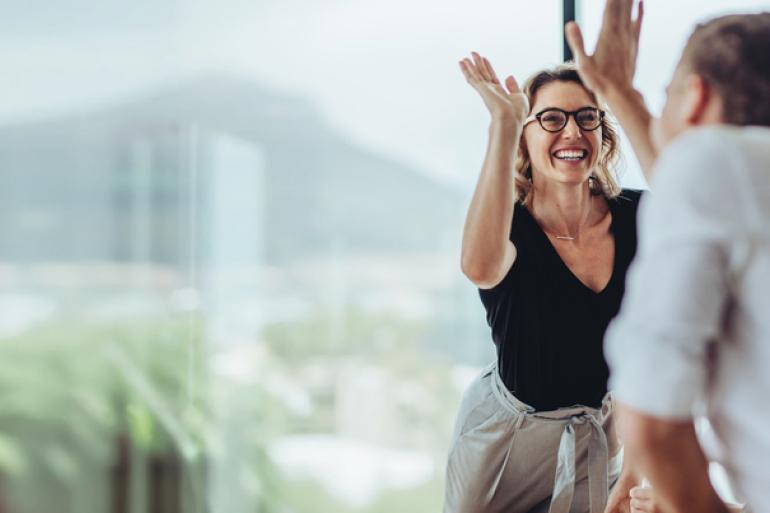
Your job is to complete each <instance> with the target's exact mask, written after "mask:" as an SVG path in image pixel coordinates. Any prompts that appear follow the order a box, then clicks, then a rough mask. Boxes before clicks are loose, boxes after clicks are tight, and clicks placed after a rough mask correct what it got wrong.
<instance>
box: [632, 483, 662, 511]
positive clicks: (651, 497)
mask: <svg viewBox="0 0 770 513" xmlns="http://www.w3.org/2000/svg"><path fill="white" fill-rule="evenodd" d="M631 513H661V509H660V507H659V506H658V504H657V503H656V502H655V493H654V492H653V490H652V488H642V487H636V488H633V489H632V490H631Z"/></svg>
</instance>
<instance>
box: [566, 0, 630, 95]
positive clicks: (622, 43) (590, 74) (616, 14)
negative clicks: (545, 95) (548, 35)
mask: <svg viewBox="0 0 770 513" xmlns="http://www.w3.org/2000/svg"><path fill="white" fill-rule="evenodd" d="M633 4H634V0H607V5H606V6H605V8H604V20H603V21H602V28H601V31H600V32H599V40H598V41H597V43H596V50H595V51H594V54H593V55H587V54H586V51H585V46H584V43H583V34H582V33H581V31H580V27H579V26H578V25H577V23H575V22H570V23H569V24H567V27H566V31H567V43H569V46H570V48H571V49H572V53H573V54H574V55H575V57H576V59H577V68H578V73H580V77H581V78H582V79H583V82H585V84H586V85H587V86H588V88H589V89H591V90H592V91H594V92H595V93H597V94H598V95H599V96H602V97H606V96H607V95H608V94H610V93H611V92H613V91H630V90H633V82H634V73H635V72H636V56H637V53H638V50H639V34H640V33H641V31H642V18H643V16H644V3H643V2H642V1H641V0H640V1H639V6H638V7H637V16H636V19H635V20H634V19H632V11H633Z"/></svg>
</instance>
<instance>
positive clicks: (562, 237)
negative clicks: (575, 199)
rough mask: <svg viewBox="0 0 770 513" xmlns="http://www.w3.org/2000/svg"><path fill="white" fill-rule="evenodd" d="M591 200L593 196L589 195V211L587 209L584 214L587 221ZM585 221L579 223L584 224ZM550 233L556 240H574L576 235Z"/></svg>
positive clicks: (591, 204)
mask: <svg viewBox="0 0 770 513" xmlns="http://www.w3.org/2000/svg"><path fill="white" fill-rule="evenodd" d="M593 200H594V198H593V196H591V199H590V205H589V211H588V215H586V219H585V221H587V220H588V217H589V216H590V215H591V207H592V206H593ZM585 221H584V222H583V223H581V225H582V224H584V223H585ZM578 228H579V227H578ZM551 235H553V236H554V237H555V238H556V240H575V239H576V238H577V235H556V234H555V233H552V234H551Z"/></svg>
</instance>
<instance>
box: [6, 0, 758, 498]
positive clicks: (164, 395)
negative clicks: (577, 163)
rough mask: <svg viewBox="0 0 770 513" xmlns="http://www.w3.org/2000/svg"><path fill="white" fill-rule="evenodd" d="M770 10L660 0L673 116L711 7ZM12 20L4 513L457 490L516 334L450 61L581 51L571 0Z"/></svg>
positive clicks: (248, 6)
mask: <svg viewBox="0 0 770 513" xmlns="http://www.w3.org/2000/svg"><path fill="white" fill-rule="evenodd" d="M603 4H604V2H603V1H602V0H595V1H588V0H585V1H582V2H580V3H579V5H578V11H577V16H578V19H579V20H580V21H582V24H583V27H584V30H585V32H586V34H587V39H588V41H589V42H590V41H593V40H595V38H596V33H597V31H598V26H599V23H600V20H601V11H602V9H603ZM768 7H770V6H769V5H768V2H766V1H765V2H759V1H748V0H747V1H734V2H728V1H715V0H698V1H678V2H676V3H673V2H666V3H665V5H664V3H663V2H658V1H657V0H651V1H648V2H647V13H648V16H647V18H646V28H645V30H644V33H643V35H642V40H643V41H642V50H641V55H640V61H639V71H638V75H637V77H638V84H639V87H640V89H641V90H642V91H643V93H644V94H645V95H646V97H647V99H648V102H649V104H650V106H651V108H652V109H653V111H654V112H659V110H660V107H661V106H662V102H663V96H664V93H663V89H664V87H665V85H666V81H667V80H668V78H669V76H670V73H671V71H672V70H673V67H674V65H675V64H676V63H675V61H674V59H675V58H676V56H677V55H678V54H679V50H680V49H681V47H682V46H683V44H684V42H685V40H686V37H687V36H688V34H689V31H690V30H691V28H692V26H693V24H694V23H695V22H696V21H697V20H700V19H704V18H708V17H711V16H714V15H717V14H721V13H724V12H726V11H729V12H737V11H741V12H744V11H746V12H750V11H756V10H760V9H761V8H765V9H767V8H768ZM0 34H2V36H0V37H2V40H3V44H2V45H0V63H2V69H3V80H2V81H0V98H1V99H2V100H1V101H0V366H2V368H1V369H0V513H47V512H57V513H68V512H73V513H74V512H77V513H92V512H93V513H96V512H99V513H143V512H148V513H198V512H217V513H219V512H222V513H224V512H227V513H242V512H243V513H245V512H258V513H284V512H285V513H330V512H335V513H380V512H383V513H384V512H392V511H399V512H402V513H408V512H415V513H417V512H420V513H424V512H427V511H438V510H439V508H440V506H441V501H442V493H443V482H442V481H443V472H444V463H445V458H446V452H447V446H448V441H449V436H450V433H451V429H452V422H453V417H454V414H455V412H456V408H457V406H458V402H459V398H460V394H461V392H462V389H463V388H464V387H465V386H466V385H467V384H468V383H469V382H470V380H471V379H473V377H474V376H475V374H476V373H477V372H478V370H479V369H480V368H481V367H482V366H484V365H485V364H487V363H488V362H490V361H491V360H492V358H493V354H494V353H493V345H492V342H491V338H490V335H489V331H488V328H487V326H486V322H485V319H484V310H483V308H482V305H481V303H480V301H479V299H478V295H477V292H476V290H475V289H474V288H473V286H472V285H471V284H470V283H469V282H468V281H467V280H465V279H464V277H463V276H462V274H461V272H460V270H459V249H460V238H461V230H462V224H463V217H464V214H465V209H466V208H467V205H468V202H469V200H470V196H471V194H472V191H473V186H474V184H475V180H476V178H477V174H478V171H479V168H480V164H481V159H482V157H483V153H484V149H485V138H486V133H487V124H488V119H487V117H488V115H487V113H486V110H485V108H484V106H483V104H482V102H481V100H480V99H479V98H478V97H477V95H476V93H475V92H474V91H473V90H472V89H471V88H470V87H469V86H468V85H467V84H466V83H465V81H464V79H463V77H462V74H461V73H460V71H459V68H458V65H457V62H458V61H459V59H461V58H462V57H464V56H466V55H468V54H469V52H470V51H471V50H477V51H479V52H482V53H483V54H485V55H487V56H488V57H489V58H490V59H491V61H492V63H493V64H494V65H495V66H496V68H497V70H498V73H499V74H501V75H507V74H514V75H515V76H516V77H517V78H518V79H519V80H520V81H523V80H524V79H525V78H526V77H527V76H528V75H529V74H531V73H532V72H534V71H536V70H537V69H539V68H541V67H545V66H551V65H554V64H557V63H559V62H560V61H561V59H562V2H561V1H556V0H552V1H547V2H534V1H532V2H521V1H516V2H513V1H507V2H504V1H501V0H485V1H483V2H475V3H473V2H469V1H462V2H461V1H455V0H448V1H447V0H444V1H439V0H423V1H420V2H415V1H413V0H408V1H407V0H391V1H390V2H373V1H371V2H360V1H359V2H356V1H352V0H318V1H315V2H306V1H298V0H282V1H276V0H261V1H259V2H253V1H247V0H220V1H218V2H215V1H213V0H152V1H149V0H136V1H134V2H131V3H126V2H117V1H115V0H102V1H101V2H95V1H87V0H64V1H61V2H48V1H41V0H29V1H27V2H24V3H18V2H17V3H11V2H7V1H3V2H0ZM621 173H622V174H621V176H622V178H621V181H622V182H623V184H624V185H625V186H628V187H644V182H643V180H642V178H641V175H640V173H639V171H638V168H637V166H636V165H635V163H634V158H633V155H632V154H631V153H630V150H629V149H628V147H627V146H626V164H625V166H624V168H623V170H621Z"/></svg>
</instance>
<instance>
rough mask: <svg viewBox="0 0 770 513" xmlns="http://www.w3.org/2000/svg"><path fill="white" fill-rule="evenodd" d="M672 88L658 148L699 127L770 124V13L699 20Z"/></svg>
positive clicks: (658, 128)
mask: <svg viewBox="0 0 770 513" xmlns="http://www.w3.org/2000/svg"><path fill="white" fill-rule="evenodd" d="M666 93H667V99H666V105H665V107H664V108H663V113H662V114H661V118H660V120H659V121H658V122H657V124H655V125H653V134H652V135H653V140H654V141H655V143H656V145H657V146H658V147H661V146H663V145H665V144H666V143H667V142H668V141H670V140H671V139H673V138H674V137H676V136H677V135H679V134H680V133H681V132H683V131H684V130H687V129H688V128H690V127H693V126H699V125H707V124H717V123H727V124H731V125H740V126H746V125H760V126H770V12H768V13H761V14H743V15H730V16H723V17H720V18H715V19H713V20H710V21H708V22H706V23H703V24H701V25H698V26H697V27H696V28H695V31H694V32H693V33H692V35H691V36H690V39H689V40H688V41H687V45H686V46H685V49H684V52H683V53H682V58H681V60H680V61H679V64H678V65H677V68H676V71H675V72H674V76H673V78H672V79H671V83H670V84H669V86H668V88H667V89H666Z"/></svg>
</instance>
